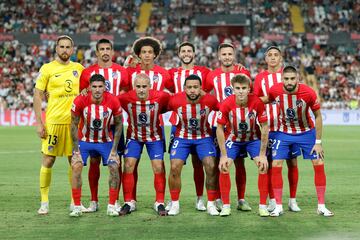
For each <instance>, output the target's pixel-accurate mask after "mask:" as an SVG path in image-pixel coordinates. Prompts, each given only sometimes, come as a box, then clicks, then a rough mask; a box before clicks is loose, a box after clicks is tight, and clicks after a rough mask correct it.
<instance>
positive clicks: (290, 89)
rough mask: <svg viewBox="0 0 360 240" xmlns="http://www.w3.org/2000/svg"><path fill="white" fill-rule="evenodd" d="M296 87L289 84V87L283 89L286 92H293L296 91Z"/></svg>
mask: <svg viewBox="0 0 360 240" xmlns="http://www.w3.org/2000/svg"><path fill="white" fill-rule="evenodd" d="M296 87H297V83H296V84H294V85H291V84H290V85H285V89H286V91H288V92H293V91H294V90H295V89H296Z"/></svg>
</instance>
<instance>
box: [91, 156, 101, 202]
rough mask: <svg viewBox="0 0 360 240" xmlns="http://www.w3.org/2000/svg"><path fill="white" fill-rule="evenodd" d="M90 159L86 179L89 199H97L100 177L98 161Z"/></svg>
mask: <svg viewBox="0 0 360 240" xmlns="http://www.w3.org/2000/svg"><path fill="white" fill-rule="evenodd" d="M92 160H93V159H91V160H90V166H89V173H88V180H89V187H90V192H91V201H96V202H97V201H98V187H99V179H100V162H98V161H96V159H95V161H92Z"/></svg>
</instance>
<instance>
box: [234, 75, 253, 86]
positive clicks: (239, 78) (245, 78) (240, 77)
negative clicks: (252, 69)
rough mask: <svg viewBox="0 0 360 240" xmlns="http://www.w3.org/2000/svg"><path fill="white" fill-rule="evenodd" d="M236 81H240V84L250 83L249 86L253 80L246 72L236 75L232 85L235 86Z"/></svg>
mask: <svg viewBox="0 0 360 240" xmlns="http://www.w3.org/2000/svg"><path fill="white" fill-rule="evenodd" d="M235 83H240V84H244V83H246V84H248V85H249V86H250V85H251V80H250V78H249V77H248V76H247V75H245V74H238V75H235V76H233V77H232V78H231V86H234V84H235Z"/></svg>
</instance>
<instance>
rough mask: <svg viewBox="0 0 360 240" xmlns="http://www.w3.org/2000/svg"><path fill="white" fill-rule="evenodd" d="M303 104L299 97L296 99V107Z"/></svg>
mask: <svg viewBox="0 0 360 240" xmlns="http://www.w3.org/2000/svg"><path fill="white" fill-rule="evenodd" d="M303 105H304V103H303V101H302V100H301V99H298V100H296V107H302V106H303Z"/></svg>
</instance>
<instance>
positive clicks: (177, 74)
mask: <svg viewBox="0 0 360 240" xmlns="http://www.w3.org/2000/svg"><path fill="white" fill-rule="evenodd" d="M209 72H210V70H209V69H208V68H206V67H203V66H194V68H192V69H183V68H182V67H178V68H172V69H170V70H169V74H170V78H171V81H170V82H171V85H169V88H168V89H169V90H170V91H173V92H174V93H179V92H183V91H184V83H185V79H186V78H187V77H188V76H190V75H191V74H195V75H198V76H199V77H200V78H201V82H204V81H205V79H206V76H207V75H208V73H209ZM169 121H170V122H171V124H172V125H176V124H177V123H178V121H179V119H178V117H177V114H176V113H175V112H172V113H171V116H170V119H169Z"/></svg>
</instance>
